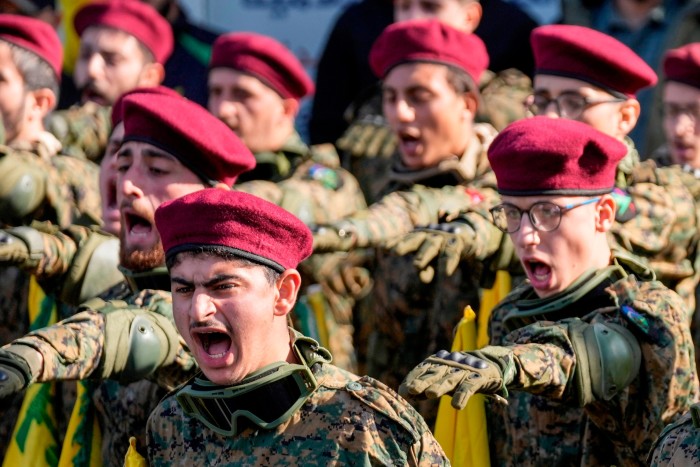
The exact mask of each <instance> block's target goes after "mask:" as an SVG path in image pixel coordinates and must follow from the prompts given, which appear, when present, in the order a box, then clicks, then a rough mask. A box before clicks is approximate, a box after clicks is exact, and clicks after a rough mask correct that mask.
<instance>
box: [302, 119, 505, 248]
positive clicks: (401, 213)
mask: <svg viewBox="0 0 700 467" xmlns="http://www.w3.org/2000/svg"><path fill="white" fill-rule="evenodd" d="M495 136H496V132H495V130H494V129H493V127H491V126H490V125H487V124H477V125H475V135H474V137H473V138H472V140H471V141H470V142H469V144H468V146H467V149H466V151H465V153H464V154H463V155H462V156H461V157H459V158H457V157H455V158H452V159H447V160H444V161H442V162H441V163H440V164H439V165H438V166H435V167H431V168H427V169H424V170H421V171H408V170H405V169H403V167H402V166H401V165H400V164H399V165H395V166H394V168H393V169H392V171H391V174H390V177H391V182H390V184H389V185H388V188H387V192H388V194H386V195H385V196H384V197H382V199H381V200H380V201H378V202H376V203H374V204H372V205H371V206H370V207H369V208H368V209H367V210H364V211H360V212H357V213H356V214H354V215H353V216H351V217H348V218H345V219H342V220H340V221H337V222H334V223H331V224H328V225H326V226H324V227H325V228H326V234H329V235H330V236H335V235H336V234H337V235H339V236H340V238H339V239H338V240H337V241H335V240H331V241H330V242H329V244H328V245H326V244H325V243H324V242H323V241H320V242H319V241H318V240H319V235H317V236H316V238H315V240H317V241H315V243H314V248H315V249H316V251H335V250H345V251H347V250H351V249H354V248H367V247H381V246H384V245H385V243H386V242H387V241H389V240H392V239H395V238H397V237H400V236H402V235H405V234H407V233H409V232H411V231H412V230H413V229H414V228H416V227H419V226H426V225H429V224H435V223H438V222H440V221H441V220H442V219H445V218H448V219H449V218H452V217H453V216H456V215H457V214H458V213H460V212H462V211H464V210H466V209H467V208H468V207H470V206H474V205H475V204H479V203H484V205H485V204H487V203H490V202H493V201H494V200H496V199H498V195H497V193H496V190H495V187H496V179H495V176H494V174H493V172H492V171H491V166H490V165H489V162H488V159H487V157H486V149H487V148H488V146H489V144H491V141H492V140H493V138H494V137H495ZM332 232H335V234H333V233H332Z"/></svg>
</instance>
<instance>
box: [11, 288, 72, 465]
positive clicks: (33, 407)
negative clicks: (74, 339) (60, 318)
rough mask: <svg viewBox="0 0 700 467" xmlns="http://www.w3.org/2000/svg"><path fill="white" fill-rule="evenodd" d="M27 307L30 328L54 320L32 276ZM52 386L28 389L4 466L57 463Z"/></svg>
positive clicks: (51, 305)
mask: <svg viewBox="0 0 700 467" xmlns="http://www.w3.org/2000/svg"><path fill="white" fill-rule="evenodd" d="M27 308H28V311H29V329H30V330H34V329H39V328H42V327H44V326H47V325H49V324H52V323H55V322H56V316H57V313H56V303H55V302H54V301H53V300H52V299H51V297H48V296H46V294H44V291H43V290H42V289H41V287H40V286H39V284H37V282H36V280H35V279H34V277H33V276H32V278H31V279H30V281H29V295H28V300H27ZM54 386H55V385H54V384H53V383H40V384H32V385H31V386H29V387H28V388H27V391H26V393H25V395H24V401H23V402H22V408H21V409H20V412H19V416H18V417H17V424H16V425H15V429H14V431H13V433H12V439H11V440H10V445H9V446H8V447H7V452H6V453H5V459H4V460H3V464H2V465H3V467H5V466H7V467H16V466H19V465H31V466H56V465H58V455H59V446H58V440H59V436H58V430H57V427H56V414H55V412H54V406H53V403H54V396H55V395H56V390H55V387H54Z"/></svg>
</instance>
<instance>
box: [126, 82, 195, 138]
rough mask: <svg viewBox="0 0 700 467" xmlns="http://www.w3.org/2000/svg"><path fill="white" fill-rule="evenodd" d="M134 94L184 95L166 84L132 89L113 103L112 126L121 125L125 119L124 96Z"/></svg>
mask: <svg viewBox="0 0 700 467" xmlns="http://www.w3.org/2000/svg"><path fill="white" fill-rule="evenodd" d="M133 94H163V95H167V96H172V97H182V95H181V94H180V93H178V92H177V91H176V90H174V89H173V88H169V87H166V86H162V85H159V86H149V87H143V88H135V89H132V90H130V91H127V92H125V93H124V94H122V95H121V96H119V97H118V98H117V100H116V101H115V102H114V105H112V128H114V127H115V126H117V125H119V124H120V123H121V122H122V120H124V112H123V111H122V102H123V101H124V98H125V97H127V96H131V95H133Z"/></svg>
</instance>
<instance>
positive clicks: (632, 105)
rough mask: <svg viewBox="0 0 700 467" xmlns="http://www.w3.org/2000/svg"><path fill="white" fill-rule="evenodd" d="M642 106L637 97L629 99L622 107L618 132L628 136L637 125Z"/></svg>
mask: <svg viewBox="0 0 700 467" xmlns="http://www.w3.org/2000/svg"><path fill="white" fill-rule="evenodd" d="M639 112H640V106H639V101H638V100H637V99H627V100H626V101H625V102H623V103H622V106H621V107H620V119H619V121H618V124H617V130H618V134H619V135H620V136H622V137H624V136H627V135H628V134H629V133H630V132H631V131H632V130H633V129H634V127H635V126H636V125H637V120H639Z"/></svg>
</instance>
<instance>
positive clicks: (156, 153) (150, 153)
mask: <svg viewBox="0 0 700 467" xmlns="http://www.w3.org/2000/svg"><path fill="white" fill-rule="evenodd" d="M122 144H123V139H122ZM141 152H142V153H143V155H144V156H145V157H150V158H156V159H168V160H172V161H178V160H177V158H176V157H175V156H173V155H172V154H168V153H167V152H165V151H162V150H160V149H154V148H144V149H143V151H141ZM132 155H133V152H132V150H131V149H130V148H122V149H120V150H119V152H118V153H117V157H130V156H132Z"/></svg>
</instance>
